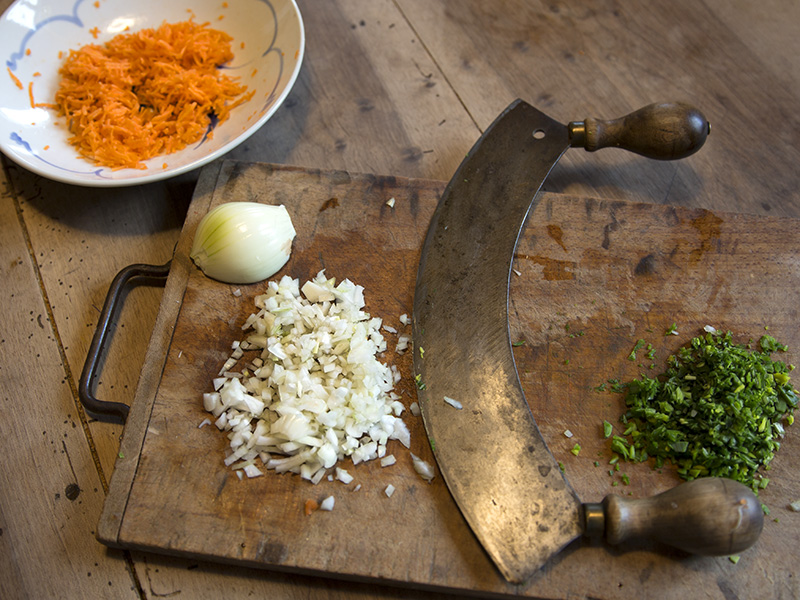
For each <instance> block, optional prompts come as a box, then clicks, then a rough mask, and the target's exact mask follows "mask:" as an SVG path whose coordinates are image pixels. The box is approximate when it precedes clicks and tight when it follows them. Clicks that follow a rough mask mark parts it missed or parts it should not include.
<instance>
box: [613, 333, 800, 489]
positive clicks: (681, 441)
mask: <svg viewBox="0 0 800 600" xmlns="http://www.w3.org/2000/svg"><path fill="white" fill-rule="evenodd" d="M785 350H786V347H785V346H783V345H782V344H780V343H778V342H777V341H776V340H775V339H774V338H773V337H771V336H769V335H765V336H763V337H762V338H761V340H760V341H759V347H758V349H751V348H748V347H746V346H742V345H737V344H734V343H733V342H732V337H731V333H730V332H728V333H725V334H723V333H721V332H719V331H716V330H713V329H712V330H711V331H709V332H708V333H706V334H704V335H700V336H698V337H695V338H693V339H692V340H691V342H690V344H688V345H687V346H684V347H683V348H681V349H680V350H679V352H678V354H677V355H676V356H671V357H670V358H669V360H668V361H667V365H668V368H667V371H666V373H664V374H663V376H662V377H660V378H650V377H647V376H646V375H642V376H641V379H634V380H633V381H631V382H629V383H628V384H627V388H628V393H627V396H626V398H625V403H626V405H627V411H626V412H625V414H624V415H623V416H622V417H621V418H620V420H621V421H622V423H623V424H625V425H626V429H625V431H624V433H623V435H621V436H620V435H614V436H613V437H612V438H611V449H612V450H613V451H614V452H616V453H617V454H619V455H620V456H622V457H623V458H625V459H626V460H628V461H633V462H642V461H645V460H647V459H648V458H649V457H655V468H661V467H662V466H663V464H664V462H665V461H670V462H671V463H673V464H675V465H676V466H677V468H678V474H679V475H680V476H681V477H682V478H683V479H687V480H691V479H696V478H698V477H704V476H717V477H728V478H730V479H735V480H737V481H740V482H742V483H744V484H745V485H748V486H749V487H750V488H752V489H753V490H754V491H756V492H758V490H759V489H762V488H764V487H766V485H767V483H768V482H769V479H767V478H766V477H762V476H760V475H759V476H757V475H756V471H757V470H758V469H759V467H762V466H764V467H767V468H768V465H769V463H770V461H771V460H772V459H773V457H774V456H775V452H777V451H778V449H779V448H780V440H781V438H783V436H784V424H785V425H791V424H792V423H793V421H794V417H793V412H794V409H795V408H797V403H798V399H797V393H796V391H795V390H794V388H793V387H792V385H791V383H790V377H789V375H788V373H789V372H790V371H791V370H792V369H793V367H791V366H787V365H785V364H784V363H782V362H780V361H773V360H772V359H771V354H772V353H774V352H777V351H785ZM607 431H608V428H605V430H604V433H606V432H607Z"/></svg>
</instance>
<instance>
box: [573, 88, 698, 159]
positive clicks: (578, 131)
mask: <svg viewBox="0 0 800 600" xmlns="http://www.w3.org/2000/svg"><path fill="white" fill-rule="evenodd" d="M568 130H569V140H570V146H571V147H573V148H585V149H586V150H588V151H589V152H594V151H595V150H599V149H600V148H609V147H612V148H622V149H624V150H628V151H630V152H635V153H636V154H641V155H642V156H646V157H648V158H655V159H658V160H675V159H678V158H685V157H687V156H689V155H691V154H694V153H695V152H697V151H698V150H699V149H700V148H701V147H702V145H703V144H704V143H705V141H706V137H708V134H709V133H710V132H711V126H710V125H709V123H708V121H707V120H706V118H705V117H704V116H703V114H702V113H701V112H700V111H699V110H697V109H696V108H694V107H693V106H691V105H689V104H683V103H680V102H675V103H663V104H650V105H649V106H645V107H644V108H640V109H639V110H637V111H636V112H632V113H631V114H629V115H626V116H624V117H620V118H618V119H614V120H611V121H602V120H600V119H593V118H589V119H586V120H585V121H573V122H572V123H570V124H569V125H568Z"/></svg>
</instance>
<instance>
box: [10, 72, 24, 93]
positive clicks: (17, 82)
mask: <svg viewBox="0 0 800 600" xmlns="http://www.w3.org/2000/svg"><path fill="white" fill-rule="evenodd" d="M6 69H8V74H9V75H10V76H11V81H13V82H14V85H15V86H17V87H18V88H19V89H21V90H24V89H25V86H24V85H22V82H21V81H20V80H19V77H17V76H16V75H14V72H13V71H12V70H11V67H6Z"/></svg>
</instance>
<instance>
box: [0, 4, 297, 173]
mask: <svg viewBox="0 0 800 600" xmlns="http://www.w3.org/2000/svg"><path fill="white" fill-rule="evenodd" d="M192 15H194V20H195V22H197V23H204V22H209V24H210V26H211V27H212V28H214V29H219V30H222V31H225V32H226V33H228V34H229V35H231V36H232V37H233V41H232V42H231V47H232V49H233V51H234V54H235V57H234V59H233V61H232V62H231V64H229V65H226V72H227V73H228V74H230V75H231V76H234V77H238V78H239V81H240V83H243V84H245V85H247V88H248V91H250V90H255V95H254V96H253V98H251V99H250V100H249V101H248V102H247V103H245V104H243V105H241V106H239V107H237V108H235V109H234V110H233V111H231V114H230V117H229V118H228V119H227V120H226V121H225V122H224V123H221V124H219V125H218V126H217V127H216V128H215V129H214V135H213V137H212V138H211V139H205V140H203V141H201V142H198V143H196V144H194V145H192V146H187V147H186V148H185V149H183V150H181V151H179V152H175V153H173V154H168V155H162V156H159V157H156V158H153V159H151V160H149V161H147V162H146V163H145V164H146V165H147V169H146V170H141V169H119V170H116V171H115V170H111V169H108V168H103V167H98V166H97V165H95V164H93V163H91V162H89V161H87V160H86V159H83V158H80V157H79V156H78V153H77V151H76V150H75V148H73V147H72V146H71V145H70V144H69V143H68V141H67V139H68V137H69V132H68V130H67V128H66V123H65V119H64V118H60V119H59V118H58V116H57V114H56V111H55V110H53V109H47V108H31V100H30V95H29V85H31V83H32V90H33V98H34V101H35V102H36V103H45V102H46V103H52V102H53V98H54V96H55V92H56V90H57V88H58V82H59V75H58V69H59V67H60V65H61V63H62V61H63V56H66V55H67V54H68V51H69V50H70V49H75V50H77V49H78V48H80V47H82V46H84V45H86V44H91V43H98V44H101V43H103V42H105V41H107V40H109V39H111V38H112V37H114V36H115V35H117V34H118V33H120V32H122V31H124V30H126V28H130V31H136V30H139V29H144V28H148V27H153V28H155V27H158V26H159V25H161V24H162V23H163V22H165V21H166V22H178V21H186V20H187V19H189V18H190V17H191V16H192ZM93 34H94V35H96V37H94V35H93ZM304 50H305V31H304V29H303V20H302V17H301V15H300V11H299V10H298V8H297V5H296V4H295V3H294V0H227V1H223V0H96V1H95V0H17V1H16V2H14V4H12V5H11V6H10V7H9V8H8V9H7V10H6V12H5V13H3V16H2V18H0V56H2V58H3V61H4V63H5V64H4V65H3V66H4V67H6V68H4V69H2V71H3V72H0V150H2V152H3V153H4V154H5V155H6V156H8V157H9V158H11V159H12V160H14V161H15V162H17V163H18V164H20V165H22V166H23V167H25V168H26V169H29V170H31V171H33V172H35V173H38V174H40V175H43V176H44V177H48V178H50V179H54V180H57V181H62V182H65V183H72V184H77V185H84V186H94V187H115V186H125V185H136V184H141V183H147V182H151V181H157V180H160V179H166V178H168V177H173V176H175V175H178V174H180V173H184V172H186V171H190V170H192V169H196V168H197V167H200V166H202V165H204V164H206V163H208V162H210V161H212V160H214V159H215V158H217V157H219V156H221V155H222V154H224V153H226V152H227V151H229V150H231V149H232V148H234V147H235V146H236V145H238V144H240V143H241V142H243V141H244V140H246V139H247V138H248V137H249V136H250V135H252V134H253V133H254V132H255V131H257V130H258V128H259V127H261V126H262V125H263V124H264V123H266V122H267V120H268V119H269V118H270V117H271V116H272V115H273V113H274V112H275V111H276V110H277V109H278V107H279V106H280V105H281V103H282V102H283V101H284V99H285V98H286V96H287V95H288V94H289V91H290V90H291V88H292V86H293V85H294V82H295V80H296V79H297V75H298V73H299V71H300V65H301V63H302V61H303V53H304ZM59 53H62V58H59ZM12 73H13V77H12ZM15 77H16V79H18V80H19V81H20V82H21V84H22V88H23V89H19V86H18V85H17V83H16V82H15V80H14V78H15ZM165 163H166V165H167V166H166V168H165V167H164V164H165Z"/></svg>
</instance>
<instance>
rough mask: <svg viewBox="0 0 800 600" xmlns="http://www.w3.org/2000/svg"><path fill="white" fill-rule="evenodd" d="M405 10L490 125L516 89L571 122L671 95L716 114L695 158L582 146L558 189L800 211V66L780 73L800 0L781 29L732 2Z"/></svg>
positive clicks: (442, 5)
mask: <svg viewBox="0 0 800 600" xmlns="http://www.w3.org/2000/svg"><path fill="white" fill-rule="evenodd" d="M398 5H399V6H400V7H401V9H402V10H403V13H404V14H405V15H407V16H408V18H409V21H410V23H411V24H412V26H413V27H414V29H415V31H416V32H417V33H418V35H419V36H420V38H421V39H422V40H423V42H424V43H425V45H426V48H428V49H429V51H430V52H431V53H432V54H433V55H434V56H435V57H436V59H437V64H438V66H439V68H440V69H441V70H442V73H443V75H444V76H445V77H446V78H447V81H448V82H450V84H451V85H452V87H453V89H454V90H455V92H456V94H457V95H458V97H459V99H460V100H461V101H462V102H463V103H464V106H465V107H466V108H467V110H468V111H469V113H470V114H471V115H472V116H473V118H474V119H475V121H476V122H477V123H478V125H479V126H480V127H481V129H482V130H483V129H485V128H486V127H487V126H488V125H489V124H490V123H491V121H492V120H493V119H494V117H495V116H496V115H497V114H498V113H499V112H500V111H501V110H502V109H503V108H504V107H505V106H506V105H507V104H508V103H509V102H511V101H512V100H513V99H514V98H516V97H521V98H522V99H524V100H526V101H528V102H530V103H531V104H533V105H534V106H537V107H538V108H540V109H541V110H544V111H545V112H547V113H548V114H549V115H550V116H551V117H553V118H555V119H556V120H559V121H562V122H567V121H570V120H581V119H584V118H586V117H598V118H615V117H619V116H622V115H624V114H627V113H629V112H631V111H633V110H635V109H637V108H639V107H641V106H644V105H647V104H650V103H651V102H660V101H686V102H689V103H691V104H694V105H695V106H697V107H698V108H700V110H701V111H703V112H704V114H705V115H706V117H707V118H708V119H709V121H710V122H711V131H712V133H711V136H710V137H709V140H708V143H707V145H706V147H704V148H703V150H702V151H701V152H700V153H699V154H698V155H696V156H695V157H692V158H691V159H689V160H686V161H680V162H677V163H670V164H667V165H664V164H662V163H654V162H649V161H646V160H643V159H638V158H631V157H630V156H626V155H625V154H624V153H622V152H619V151H603V152H598V153H596V154H593V155H587V154H585V153H583V152H578V151H572V152H570V153H568V154H567V156H566V157H565V160H563V161H562V162H561V163H560V164H559V166H558V167H557V169H555V170H554V172H553V173H552V174H551V176H550V177H549V178H548V180H547V182H546V183H545V186H546V187H545V189H547V190H549V191H559V192H568V193H572V194H587V195H593V196H597V197H600V198H612V199H613V198H624V199H631V200H641V201H646V202H658V203H666V204H672V205H680V206H698V207H704V208H709V209H715V210H728V211H735V212H748V213H757V214H767V213H770V212H773V213H774V214H777V215H797V214H799V213H800V191H799V190H798V185H797V176H796V167H795V165H797V164H798V162H799V161H800V148H799V147H798V145H797V143H796V140H797V137H798V132H800V122H799V121H798V115H797V111H796V109H795V107H796V106H797V104H798V96H797V94H798V83H800V82H798V79H797V69H796V67H795V68H793V69H788V70H784V69H782V68H780V65H782V64H783V63H784V62H786V61H787V60H789V61H790V62H793V63H795V64H796V62H797V61H796V60H794V61H792V59H790V58H789V57H792V56H796V52H794V53H792V52H791V49H792V48H795V49H796V47H797V42H796V27H795V23H796V22H797V20H798V19H800V7H799V6H798V4H797V3H781V4H780V8H778V7H777V6H776V7H775V13H774V14H776V15H777V14H781V15H782V17H781V19H780V20H776V21H773V22H771V24H770V26H769V31H768V32H767V31H766V29H765V28H764V27H763V26H759V25H758V22H759V19H758V17H756V16H755V15H754V14H753V13H754V11H755V10H758V11H759V13H760V14H762V15H763V14H764V12H763V11H762V10H761V8H758V9H756V7H755V6H752V7H750V8H744V7H742V6H738V7H735V8H733V7H731V6H730V5H729V4H728V3H720V2H710V3H709V2H693V3H683V2H669V1H658V2H645V1H642V2H638V1H637V2H625V3H619V2H615V1H613V0H608V1H603V2H596V3H591V4H589V3H578V4H575V3H552V2H524V1H522V0H519V1H512V2H504V3H503V4H502V6H498V5H497V4H495V3H485V2H479V1H467V2H428V1H426V0H398ZM751 22H755V23H756V26H755V27H752V26H751ZM732 27H734V28H735V29H732ZM784 41H786V42H787V43H788V44H787V45H786V46H785V45H783V42H784ZM751 48H755V49H756V50H754V51H753V50H751Z"/></svg>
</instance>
